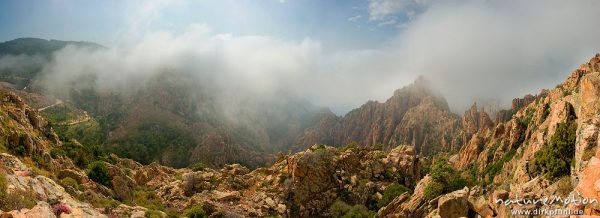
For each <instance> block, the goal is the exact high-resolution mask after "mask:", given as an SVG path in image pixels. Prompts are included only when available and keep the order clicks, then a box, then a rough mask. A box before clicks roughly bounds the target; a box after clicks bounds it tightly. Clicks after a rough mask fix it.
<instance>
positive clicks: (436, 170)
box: [429, 157, 468, 197]
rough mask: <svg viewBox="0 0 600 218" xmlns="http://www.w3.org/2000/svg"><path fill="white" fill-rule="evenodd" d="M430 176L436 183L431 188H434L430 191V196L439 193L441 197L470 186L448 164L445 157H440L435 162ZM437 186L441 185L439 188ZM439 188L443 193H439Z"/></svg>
mask: <svg viewBox="0 0 600 218" xmlns="http://www.w3.org/2000/svg"><path fill="white" fill-rule="evenodd" d="M429 175H430V176H431V178H432V179H433V181H434V182H435V183H436V184H434V185H432V187H430V188H433V189H431V190H430V194H436V193H439V194H438V195H440V194H444V193H449V192H453V191H455V190H458V189H462V188H464V187H465V186H467V185H468V182H467V180H466V179H465V178H462V177H461V173H460V172H459V171H457V170H455V169H454V168H453V167H452V166H451V165H450V163H448V159H447V158H445V157H439V158H437V159H436V160H435V162H434V163H433V165H432V166H431V171H430V172H429ZM437 185H439V187H438V186H437ZM438 188H439V189H440V190H441V191H439V190H438ZM438 191H439V192H438ZM433 197H435V196H433Z"/></svg>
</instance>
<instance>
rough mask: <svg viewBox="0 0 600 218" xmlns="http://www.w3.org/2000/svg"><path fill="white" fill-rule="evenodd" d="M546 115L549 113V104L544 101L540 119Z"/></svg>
mask: <svg viewBox="0 0 600 218" xmlns="http://www.w3.org/2000/svg"><path fill="white" fill-rule="evenodd" d="M548 115H550V104H549V103H546V104H545V105H544V110H543V111H542V120H545V119H546V118H547V117H548Z"/></svg>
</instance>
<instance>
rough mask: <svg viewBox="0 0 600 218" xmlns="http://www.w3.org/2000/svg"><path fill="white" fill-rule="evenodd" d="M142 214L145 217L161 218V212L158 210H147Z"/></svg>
mask: <svg viewBox="0 0 600 218" xmlns="http://www.w3.org/2000/svg"><path fill="white" fill-rule="evenodd" d="M144 216H145V217H146V218H162V217H163V214H162V213H161V212H160V211H158V210H147V211H146V213H144Z"/></svg>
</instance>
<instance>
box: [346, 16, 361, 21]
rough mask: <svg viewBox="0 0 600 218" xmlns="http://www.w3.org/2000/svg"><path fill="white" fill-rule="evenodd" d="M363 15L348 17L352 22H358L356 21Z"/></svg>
mask: <svg viewBox="0 0 600 218" xmlns="http://www.w3.org/2000/svg"><path fill="white" fill-rule="evenodd" d="M361 17H362V16H361V15H356V16H353V17H349V18H348V21H350V22H356V21H358V20H359V19H360V18H361Z"/></svg>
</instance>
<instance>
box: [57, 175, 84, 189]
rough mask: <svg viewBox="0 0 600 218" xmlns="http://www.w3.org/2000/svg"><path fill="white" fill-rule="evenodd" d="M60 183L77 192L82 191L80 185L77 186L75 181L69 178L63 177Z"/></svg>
mask: <svg viewBox="0 0 600 218" xmlns="http://www.w3.org/2000/svg"><path fill="white" fill-rule="evenodd" d="M60 183H61V184H63V185H66V186H71V187H73V188H75V189H77V190H80V191H81V190H82V189H83V188H82V187H81V185H79V183H78V182H77V181H75V179H73V178H71V177H65V178H63V179H61V180H60Z"/></svg>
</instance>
